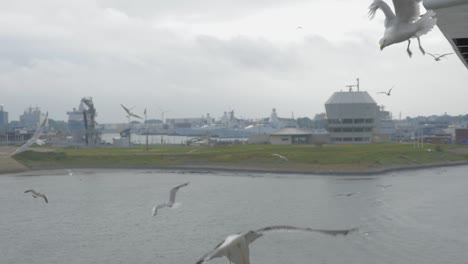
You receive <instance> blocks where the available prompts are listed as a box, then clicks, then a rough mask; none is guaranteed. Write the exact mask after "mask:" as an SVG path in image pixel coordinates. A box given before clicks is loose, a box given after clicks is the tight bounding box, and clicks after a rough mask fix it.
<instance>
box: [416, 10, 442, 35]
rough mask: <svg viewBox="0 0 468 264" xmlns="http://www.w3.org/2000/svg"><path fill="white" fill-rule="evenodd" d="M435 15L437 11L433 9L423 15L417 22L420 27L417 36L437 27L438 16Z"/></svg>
mask: <svg viewBox="0 0 468 264" xmlns="http://www.w3.org/2000/svg"><path fill="white" fill-rule="evenodd" d="M435 16H436V13H435V12H434V11H432V10H427V12H426V13H425V14H424V15H422V16H421V19H419V20H418V21H417V22H416V23H418V24H419V27H420V29H419V31H418V32H417V33H416V37H420V36H422V35H424V34H427V33H428V32H429V31H431V30H432V29H433V28H434V27H435V25H436V24H437V18H436V17H435Z"/></svg>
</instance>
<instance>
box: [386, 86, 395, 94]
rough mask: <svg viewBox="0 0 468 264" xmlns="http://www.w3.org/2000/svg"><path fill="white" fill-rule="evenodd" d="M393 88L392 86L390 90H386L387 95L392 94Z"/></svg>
mask: <svg viewBox="0 0 468 264" xmlns="http://www.w3.org/2000/svg"><path fill="white" fill-rule="evenodd" d="M393 87H395V86H392V88H390V90H388V94H390V93H391V92H392V90H393Z"/></svg>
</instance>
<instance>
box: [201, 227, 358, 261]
mask: <svg viewBox="0 0 468 264" xmlns="http://www.w3.org/2000/svg"><path fill="white" fill-rule="evenodd" d="M355 230H357V228H353V229H345V230H324V229H312V228H302V227H294V226H269V227H265V228H261V229H258V230H255V231H248V232H245V233H238V234H235V235H230V236H228V237H227V238H226V239H225V240H224V241H223V242H221V243H219V244H218V245H217V246H216V247H215V248H214V249H213V250H212V251H210V252H208V253H207V254H205V255H204V256H203V257H201V258H200V259H199V260H198V261H197V262H196V264H200V263H204V262H206V261H208V260H210V259H213V258H219V257H222V256H225V257H226V258H228V259H229V263H234V264H250V256H249V245H250V243H252V242H254V241H255V240H256V239H257V238H259V237H261V236H263V235H264V234H265V233H268V232H271V231H301V232H318V233H322V234H326V235H331V236H336V235H344V236H346V235H347V234H349V233H350V232H352V231H355Z"/></svg>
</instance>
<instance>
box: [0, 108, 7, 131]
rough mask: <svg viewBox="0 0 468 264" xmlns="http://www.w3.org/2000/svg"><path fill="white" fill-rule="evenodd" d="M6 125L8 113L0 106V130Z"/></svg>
mask: <svg viewBox="0 0 468 264" xmlns="http://www.w3.org/2000/svg"><path fill="white" fill-rule="evenodd" d="M6 125H8V112H6V111H5V110H4V109H3V105H0V128H1V127H5V126H6Z"/></svg>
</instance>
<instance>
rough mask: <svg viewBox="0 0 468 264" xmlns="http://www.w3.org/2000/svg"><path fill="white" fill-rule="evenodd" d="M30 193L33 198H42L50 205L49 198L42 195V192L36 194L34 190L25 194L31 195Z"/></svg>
mask: <svg viewBox="0 0 468 264" xmlns="http://www.w3.org/2000/svg"><path fill="white" fill-rule="evenodd" d="M29 192H30V193H31V194H32V197H34V198H37V197H42V198H44V200H45V202H46V203H49V201H48V200H47V197H46V196H45V195H44V194H42V193H40V192H36V191H35V190H33V189H31V190H27V191H25V192H24V193H29Z"/></svg>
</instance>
